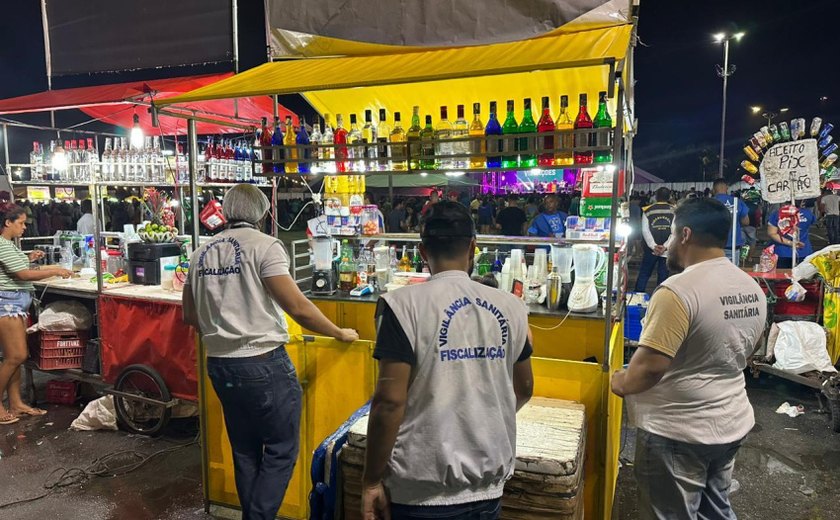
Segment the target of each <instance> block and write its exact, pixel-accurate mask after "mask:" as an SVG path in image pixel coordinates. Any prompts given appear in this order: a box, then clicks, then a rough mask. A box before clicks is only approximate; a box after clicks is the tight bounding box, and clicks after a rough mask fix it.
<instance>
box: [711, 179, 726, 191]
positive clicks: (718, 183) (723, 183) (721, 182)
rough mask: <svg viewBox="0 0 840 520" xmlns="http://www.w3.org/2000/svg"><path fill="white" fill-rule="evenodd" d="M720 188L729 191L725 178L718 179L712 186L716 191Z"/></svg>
mask: <svg viewBox="0 0 840 520" xmlns="http://www.w3.org/2000/svg"><path fill="white" fill-rule="evenodd" d="M720 186H724V187H726V189H727V190H728V189H729V183H728V182H726V179H724V178H723V177H718V178H717V179H715V182H714V184H712V187H713V188H714V189H718V188H719V187H720Z"/></svg>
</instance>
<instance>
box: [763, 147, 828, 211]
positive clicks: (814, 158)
mask: <svg viewBox="0 0 840 520" xmlns="http://www.w3.org/2000/svg"><path fill="white" fill-rule="evenodd" d="M759 172H760V173H761V196H762V197H763V198H764V200H766V201H767V202H770V203H771V204H780V203H782V202H789V201H790V200H791V198H795V199H812V198H816V197H819V196H820V164H819V151H818V148H817V140H816V139H802V140H799V141H790V142H787V143H779V144H775V145H773V146H772V147H770V149H769V150H767V153H766V154H765V155H764V159H762V161H761V165H760V166H759Z"/></svg>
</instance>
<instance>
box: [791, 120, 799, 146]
mask: <svg viewBox="0 0 840 520" xmlns="http://www.w3.org/2000/svg"><path fill="white" fill-rule="evenodd" d="M799 130H800V129H799V120H798V119H791V120H790V138H791V139H793V140H794V141H796V140H797V139H799Z"/></svg>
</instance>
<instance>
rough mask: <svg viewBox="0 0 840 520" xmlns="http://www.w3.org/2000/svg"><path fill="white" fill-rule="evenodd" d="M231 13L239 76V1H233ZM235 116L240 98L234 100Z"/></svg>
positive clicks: (234, 51)
mask: <svg viewBox="0 0 840 520" xmlns="http://www.w3.org/2000/svg"><path fill="white" fill-rule="evenodd" d="M231 11H232V16H231V18H232V20H233V72H234V73H235V74H239V20H238V17H239V4H238V3H237V0H231ZM233 116H234V117H239V99H238V98H233Z"/></svg>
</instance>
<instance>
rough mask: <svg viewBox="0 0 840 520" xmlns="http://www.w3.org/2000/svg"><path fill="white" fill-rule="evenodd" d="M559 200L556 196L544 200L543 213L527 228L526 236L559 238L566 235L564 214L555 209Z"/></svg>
mask: <svg viewBox="0 0 840 520" xmlns="http://www.w3.org/2000/svg"><path fill="white" fill-rule="evenodd" d="M559 205H560V200H559V199H558V198H557V196H556V195H549V196H548V197H546V199H545V211H543V212H542V213H540V214H539V215H537V216H536V217H535V218H534V220H533V221H532V222H531V226H530V227H529V228H528V234H529V235H532V236H537V237H548V238H553V237H561V236H563V234H564V233H566V216H567V215H566V214H565V213H563V212H562V211H559V210H558V209H557V208H558V206H559Z"/></svg>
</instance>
